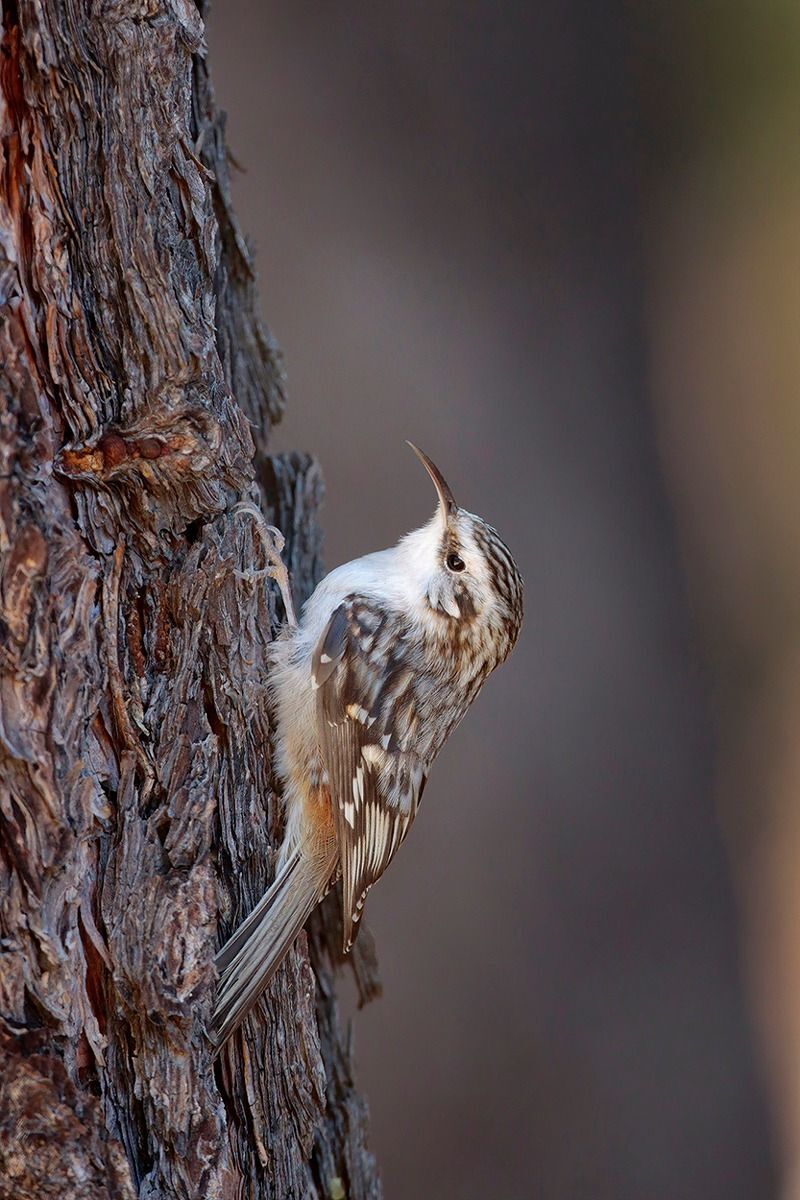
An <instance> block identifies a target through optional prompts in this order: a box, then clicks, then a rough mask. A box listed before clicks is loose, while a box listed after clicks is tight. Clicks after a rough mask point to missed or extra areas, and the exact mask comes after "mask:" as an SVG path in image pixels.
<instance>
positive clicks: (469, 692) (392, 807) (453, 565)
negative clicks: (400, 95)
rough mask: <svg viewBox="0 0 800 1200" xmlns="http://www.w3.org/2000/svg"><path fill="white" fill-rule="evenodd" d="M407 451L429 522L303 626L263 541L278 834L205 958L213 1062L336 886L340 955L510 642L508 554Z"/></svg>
mask: <svg viewBox="0 0 800 1200" xmlns="http://www.w3.org/2000/svg"><path fill="white" fill-rule="evenodd" d="M408 445H409V446H410V447H411V449H412V450H413V451H414V453H415V454H416V456H417V458H418V459H419V460H420V462H421V463H422V465H423V466H424V468H425V470H426V471H427V473H428V475H429V476H430V479H431V481H432V482H433V485H434V487H435V489H436V494H437V506H436V511H435V512H434V514H433V517H432V518H431V519H430V520H429V521H428V522H427V523H426V524H425V525H423V526H422V528H420V529H416V530H414V531H413V532H411V533H408V534H406V535H405V536H404V537H403V538H401V539H400V541H399V542H398V543H397V544H396V545H395V546H393V547H391V548H389V549H386V550H380V551H377V552H375V553H372V554H367V555H365V556H364V557H362V558H356V559H354V560H353V561H352V562H348V563H345V564H344V565H342V566H340V567H337V568H336V569H335V570H333V571H331V572H330V573H329V574H328V575H326V576H325V577H324V578H323V579H322V580H321V582H320V583H319V584H318V585H317V587H316V589H315V591H314V592H313V593H312V595H311V597H310V598H309V599H308V600H307V602H306V604H305V605H304V607H303V609H302V613H301V617H300V620H299V621H298V620H297V619H296V618H295V615H294V607H293V604H292V598H291V584H290V580H289V577H288V572H287V571H286V568H285V566H284V565H283V562H282V559H281V557H280V549H282V545H283V539H282V537H281V535H280V533H279V531H276V530H270V533H271V534H272V535H277V537H278V538H279V542H278V545H277V549H276V548H275V546H274V545H273V546H272V548H271V549H268V559H269V563H270V565H269V567H268V568H267V573H268V574H270V575H271V576H272V578H274V579H275V580H276V581H277V583H278V585H279V587H280V589H281V593H282V595H283V597H284V607H285V610H286V613H287V621H286V624H285V626H284V627H283V629H282V630H281V632H280V633H279V635H278V637H277V638H276V639H275V640H274V642H273V643H272V644H271V647H270V659H271V671H270V679H269V682H268V687H269V692H270V697H271V702H272V707H273V713H274V726H275V743H274V754H275V766H276V774H277V777H278V780H279V782H280V785H281V788H282V798H283V806H284V817H285V822H284V837H283V841H282V843H281V847H280V850H279V853H278V858H277V864H276V874H275V879H274V882H273V883H272V885H271V886H270V887H269V889H268V890H267V892H266V893H265V895H264V896H263V897H262V899H261V900H260V901H259V902H258V904H257V905H256V906H255V908H254V909H253V911H252V912H251V913H250V915H249V916H248V917H247V918H246V919H245V920H244V921H243V922H242V924H241V925H240V926H239V927H238V928H237V929H236V930H235V932H234V933H233V935H232V937H230V938H229V939H228V941H227V942H226V943H225V944H224V945H223V946H222V948H221V949H220V950H219V952H218V954H217V956H216V959H215V963H216V967H217V971H218V974H219V982H218V988H217V995H216V1003H215V1006H214V1010H213V1016H212V1023H211V1038H212V1041H213V1043H214V1044H215V1046H216V1049H217V1051H219V1049H221V1047H222V1046H223V1045H224V1044H225V1043H226V1042H227V1041H228V1039H229V1038H230V1037H231V1035H232V1034H233V1033H234V1032H235V1030H236V1029H237V1028H238V1027H239V1026H240V1025H241V1023H242V1021H243V1020H244V1018H245V1017H246V1016H247V1014H248V1013H249V1012H250V1010H251V1009H252V1007H253V1006H254V1004H255V1003H256V1002H257V1000H258V999H259V997H260V996H261V994H262V993H263V992H264V990H265V988H266V987H267V986H268V984H269V982H270V980H271V979H272V977H273V975H274V974H275V972H276V970H277V969H278V967H279V966H280V964H281V962H282V960H283V958H284V956H285V955H286V954H287V952H288V951H289V949H290V947H291V946H292V944H293V942H294V941H295V938H296V937H297V935H298V934H299V933H300V931H301V929H302V928H303V926H304V925H305V923H306V921H307V919H308V917H309V916H310V914H311V913H312V912H313V910H314V908H315V907H316V906H317V905H318V904H319V903H320V902H321V901H322V900H323V899H324V897H325V896H326V895H327V893H328V891H329V890H330V889H331V888H332V887H333V886H335V884H336V883H337V882H338V881H339V879H341V883H342V891H341V896H342V929H343V945H342V950H343V952H344V953H345V954H346V953H347V952H348V951H349V950H350V949H351V947H352V945H353V943H354V941H355V939H356V936H357V934H358V930H359V924H360V921H361V916H362V912H363V909H364V902H365V900H366V897H367V893H368V892H369V890H370V888H371V887H372V886H373V885H374V884H375V883H376V882H377V880H378V879H379V878H380V877H381V875H382V874H383V872H384V871H385V870H386V868H387V866H388V865H389V863H390V862H391V861H392V859H393V858H394V856H395V854H396V853H397V851H398V849H399V847H400V846H401V844H402V843H403V841H404V840H405V838H406V836H407V835H408V831H409V829H410V828H411V825H412V823H413V821H414V818H415V816H416V814H417V810H418V808H419V804H420V801H421V799H422V794H423V791H424V789H425V784H426V781H427V778H428V775H429V773H430V770H431V767H432V765H433V762H434V760H435V758H436V756H437V755H438V753H439V751H440V750H441V748H442V746H443V745H444V743H445V742H446V741H447V738H448V737H449V736H450V734H451V733H452V731H453V730H454V729H455V727H456V726H457V725H458V723H459V722H460V721H461V719H462V717H463V716H464V715H465V713H466V712H467V709H468V708H469V707H470V705H471V704H472V702H473V701H474V699H475V697H476V696H477V695H478V692H479V691H480V690H481V688H482V686H483V684H484V683H485V681H486V679H487V678H488V676H489V675H490V673H491V672H492V671H493V670H494V669H495V668H496V667H498V666H499V665H500V664H501V663H503V662H504V661H505V659H506V658H507V657H508V655H509V654H510V652H511V650H512V649H513V647H514V644H515V642H516V641H517V637H518V635H519V631H520V627H521V624H522V615H523V581H522V577H521V575H520V572H519V570H518V568H517V565H516V563H515V561H514V558H513V557H512V554H511V552H510V550H509V549H508V547H507V546H506V544H505V542H504V541H503V540H502V539H501V537H500V535H499V534H498V533H497V531H496V530H495V529H493V528H492V526H491V525H489V524H488V523H487V522H486V521H484V520H483V518H481V517H478V516H475V515H474V514H473V513H470V512H467V510H466V509H464V508H461V507H460V506H459V505H458V504H457V503H456V501H455V499H454V497H453V493H452V491H451V489H450V487H449V486H448V484H447V482H446V481H445V479H444V476H443V475H442V473H441V471H440V470H439V469H438V467H437V466H436V465H435V464H434V463H433V462H432V461H431V459H430V458H429V457H428V456H427V454H425V453H424V452H423V451H422V450H420V449H419V448H418V447H417V446H415V445H414V444H413V443H411V442H409V443H408ZM262 520H263V518H262Z"/></svg>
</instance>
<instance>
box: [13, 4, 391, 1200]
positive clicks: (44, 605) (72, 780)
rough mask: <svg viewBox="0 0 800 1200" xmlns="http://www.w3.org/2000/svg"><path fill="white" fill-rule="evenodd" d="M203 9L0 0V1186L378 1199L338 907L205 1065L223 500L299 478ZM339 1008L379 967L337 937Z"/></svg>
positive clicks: (238, 796)
mask: <svg viewBox="0 0 800 1200" xmlns="http://www.w3.org/2000/svg"><path fill="white" fill-rule="evenodd" d="M202 15H203V14H202V11H200V12H198V10H197V7H196V6H195V5H193V4H192V3H189V0H147V2H145V0H141V2H140V3H138V4H137V3H136V2H135V0H117V2H116V3H115V2H114V0H108V2H106V3H105V4H103V5H102V6H101V5H99V4H97V3H94V4H92V3H89V2H88V0H16V2H14V0H7V2H6V3H4V5H3V27H2V43H1V45H0V70H1V71H2V77H1V84H2V86H1V87H0V172H2V186H0V310H1V315H0V362H1V363H2V374H1V375H0V554H1V555H2V569H1V571H0V772H2V774H1V775H0V950H1V951H2V961H1V963H0V1054H2V1062H1V1063H0V1067H1V1074H0V1200H6V1197H9V1198H10V1197H15V1198H25V1200H38V1198H39V1197H58V1200H68V1198H71V1197H76V1198H77V1197H80V1198H81V1200H96V1198H100V1197H120V1198H122V1197H125V1198H127V1197H132V1196H136V1195H138V1196H140V1197H148V1198H150V1197H198V1198H199V1197H203V1198H204V1200H205V1198H206V1197H254V1198H255V1197H274V1198H276V1200H283V1198H288V1197H298V1198H299V1197H303V1198H305V1197H317V1196H319V1197H331V1198H333V1197H338V1196H341V1197H344V1196H347V1197H351V1198H354V1200H355V1198H358V1197H377V1196H379V1195H380V1185H379V1182H378V1178H377V1172H376V1168H375V1164H374V1162H373V1159H372V1158H371V1156H370V1154H369V1153H368V1151H367V1148H366V1137H365V1131H366V1109H365V1105H364V1103H363V1101H362V1100H361V1099H360V1097H359V1096H358V1094H357V1092H356V1090H355V1087H354V1084H353V1075H352V1063H351V1057H350V1053H349V1050H348V1047H347V1045H346V1043H345V1041H344V1039H343V1035H342V1033H341V1031H340V1029H339V1023H338V1019H337V1011H336V1000H335V997H334V992H333V986H332V971H333V969H334V967H335V966H336V965H338V964H337V956H336V954H335V952H333V951H331V950H330V949H329V947H332V946H335V945H336V933H337V930H336V924H337V918H336V909H335V904H333V905H331V906H330V907H329V908H328V909H327V910H326V911H325V912H323V913H322V914H321V915H318V916H317V917H315V919H314V920H313V921H312V924H311V932H310V936H309V937H308V938H305V937H301V938H300V939H299V940H298V943H297V945H296V947H295V948H294V950H293V951H292V952H291V953H290V955H289V957H288V959H287V964H286V967H285V968H284V969H282V970H281V971H280V972H279V975H278V976H277V977H276V980H275V981H274V984H273V986H272V988H271V989H270V991H269V994H268V996H267V998H266V999H265V1000H264V1001H263V1002H262V1004H261V1005H260V1006H259V1009H258V1010H257V1012H256V1014H255V1016H254V1017H253V1018H252V1019H251V1020H250V1021H248V1022H247V1024H246V1030H245V1033H244V1035H243V1036H238V1037H237V1038H235V1039H234V1041H233V1043H232V1044H231V1047H230V1049H229V1050H228V1051H226V1052H225V1053H224V1054H223V1055H222V1057H221V1059H220V1060H219V1062H218V1063H217V1064H216V1065H214V1064H213V1062H212V1059H211V1055H210V1047H209V1043H208V1041H207V1038H206V1034H205V1028H206V1025H207V1022H208V1018H209V1013H210V1009H211V1003H212V998H213V990H214V984H215V972H214V968H213V955H214V951H215V948H216V946H217V945H218V944H219V943H220V942H221V941H222V940H223V939H224V937H225V936H227V934H228V933H229V932H230V931H231V930H232V928H233V926H234V925H235V924H236V922H237V921H238V920H239V919H240V918H241V917H242V916H243V915H244V914H246V912H247V911H248V910H249V909H250V908H251V907H252V905H253V904H254V903H255V901H256V900H257V899H258V897H259V896H260V894H261V893H262V891H263V890H264V888H265V886H266V885H267V883H268V882H269V880H270V877H271V873H272V865H273V861H274V849H275V846H276V843H277V841H278V838H279V834H280V824H281V813H280V806H279V803H278V801H277V799H276V796H275V792H274V789H273V780H272V774H271V767H270V723H269V710H268V705H267V694H266V684H267V667H266V651H267V648H268V644H269V641H270V638H271V637H272V636H273V633H274V630H275V627H276V613H275V599H274V596H273V594H272V591H271V590H270V591H268V590H267V588H266V587H265V585H264V584H263V582H262V581H261V580H260V579H259V578H258V577H250V578H247V577H246V575H245V576H244V577H243V575H242V573H246V572H248V571H251V570H252V569H253V568H258V567H261V566H263V555H262V554H261V546H260V542H259V540H258V537H257V536H256V532H255V529H254V526H253V521H252V518H250V517H248V516H247V515H246V514H242V513H239V514H233V513H232V511H231V510H232V508H233V506H234V505H235V504H236V502H237V501H239V500H240V499H242V498H252V499H255V500H256V502H259V501H260V502H261V505H262V508H263V509H264V511H265V513H266V516H267V519H268V520H269V521H270V522H272V523H274V524H277V525H278V526H279V527H280V528H281V529H282V530H283V531H284V533H285V534H286V538H287V550H286V553H287V555H288V564H289V567H290V570H291V571H292V574H293V578H294V584H295V593H296V599H297V600H298V601H300V602H302V600H303V599H304V598H305V597H306V595H307V594H308V593H309V591H310V589H311V587H312V586H313V584H314V582H315V580H316V578H317V577H318V574H319V571H320V532H319V526H318V523H317V510H318V506H319V502H320V497H321V491H322V484H321V477H320V472H319V468H318V466H317V464H316V463H315V462H314V461H313V460H312V459H311V458H309V457H307V456H304V455H300V454H292V455H288V456H282V457H278V458H270V457H269V456H268V455H267V453H266V443H267V437H268V434H269V431H270V428H271V426H272V424H274V423H275V422H276V421H277V420H278V419H279V418H280V415H281V411H282V409H283V405H284V383H283V375H282V371H281V361H280V355H279V353H278V351H277V348H276V346H275V344H274V342H273V341H272V339H271V337H270V336H269V334H268V333H267V332H266V331H265V330H264V329H263V328H262V327H261V325H260V323H259V318H258V316H257V297H256V289H255V283H254V275H253V267H252V263H251V258H250V255H249V253H248V250H247V247H246V246H245V244H244V242H243V239H242V236H241V234H240V231H239V229H238V227H237V225H236V222H235V220H234V218H233V214H232V212H231V205H230V198H229V193H228V178H227V164H226V152H225V145H224V139H223V121H222V117H221V114H220V113H219V112H218V111H217V109H216V108H215V105H214V100H213V96H212V92H211V87H210V84H209V78H208V73H207V67H206V60H205V54H204V45H203V36H204V29H203V21H202ZM354 967H355V970H356V976H357V980H358V983H359V988H360V992H361V997H362V999H365V998H368V997H369V995H370V994H372V992H374V990H375V989H376V987H377V982H376V979H375V975H374V970H373V964H372V962H371V961H369V960H368V959H367V958H366V956H365V953H364V951H363V950H362V952H361V958H360V959H358V960H356V962H355V963H354Z"/></svg>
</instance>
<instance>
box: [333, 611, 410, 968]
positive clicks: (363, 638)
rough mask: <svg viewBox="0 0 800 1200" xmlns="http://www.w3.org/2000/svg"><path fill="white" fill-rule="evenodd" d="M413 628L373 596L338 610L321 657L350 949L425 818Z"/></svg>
mask: <svg viewBox="0 0 800 1200" xmlns="http://www.w3.org/2000/svg"><path fill="white" fill-rule="evenodd" d="M407 632H408V631H407V627H406V626H405V625H404V623H403V622H402V619H401V618H398V617H397V616H396V615H395V616H393V617H392V620H391V621H390V620H388V619H387V614H386V613H385V612H384V611H382V610H381V609H380V607H379V606H378V605H377V604H376V603H375V602H374V601H370V600H366V599H365V598H363V597H358V596H350V597H348V599H347V600H345V601H344V602H343V603H342V604H340V605H339V607H338V608H337V609H336V610H335V611H334V612H333V613H332V615H331V617H330V620H329V621H328V624H327V626H326V627H325V630H324V631H323V633H322V636H321V637H320V639H319V642H318V644H317V647H316V649H315V651H314V655H313V658H312V674H313V681H314V687H315V689H316V692H317V710H316V711H317V727H318V734H319V742H320V748H321V750H322V758H323V761H324V764H325V767H326V770H327V772H328V777H329V780H330V788H331V795H332V797H333V806H334V811H335V814H336V828H337V835H338V840H339V856H340V862H341V869H342V887H343V897H342V903H343V913H342V917H343V929H344V949H345V950H348V949H349V948H350V946H351V945H352V944H353V941H354V940H355V938H356V935H357V933H358V922H359V919H360V917H361V910H362V909H363V906H364V900H365V898H366V895H367V892H368V891H369V889H370V888H371V887H372V885H373V884H374V883H375V881H376V880H377V879H379V878H380V876H381V875H382V874H383V872H384V871H385V870H386V868H387V866H388V865H389V863H390V861H391V860H392V858H393V857H394V855H395V854H396V852H397V850H398V848H399V846H400V845H401V843H402V841H403V839H404V838H405V836H406V834H407V833H408V830H409V828H410V826H411V823H412V821H413V819H414V816H415V815H416V811H417V806H418V804H419V801H420V799H421V797H422V791H423V788H424V785H425V768H424V764H423V763H422V761H421V759H420V758H419V757H418V756H417V755H416V754H415V753H414V752H413V750H412V749H411V748H410V745H409V743H410V733H411V731H412V730H413V728H414V725H415V724H416V708H415V703H414V696H413V677H412V672H411V671H410V670H409V669H408V667H407V666H405V665H404V660H405V657H406V654H405V652H406V650H407V646H406V645H405V644H404V637H406V636H407Z"/></svg>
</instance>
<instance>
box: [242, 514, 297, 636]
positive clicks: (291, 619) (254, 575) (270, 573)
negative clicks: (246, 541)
mask: <svg viewBox="0 0 800 1200" xmlns="http://www.w3.org/2000/svg"><path fill="white" fill-rule="evenodd" d="M232 512H233V513H234V514H236V513H240V512H243V513H247V514H248V515H249V516H251V517H252V518H253V520H254V521H255V524H256V530H257V532H258V536H259V538H260V540H261V544H262V546H263V547H264V553H265V554H266V556H267V566H266V567H262V568H260V569H254V570H252V571H236V572H235V573H236V576H237V578H239V579H247V580H256V579H264V578H265V576H266V577H267V578H269V579H272V580H274V581H275V583H277V585H278V587H279V589H280V593H281V599H282V600H283V607H284V609H285V610H286V620H287V621H288V623H289V625H291V626H292V628H296V627H297V616H296V614H295V610H294V600H293V598H292V585H291V581H290V579H289V572H288V570H287V569H286V564H285V563H284V561H283V559H282V558H281V551H282V550H283V548H284V546H285V545H286V538H285V537H284V536H283V534H282V533H281V531H280V529H276V527H275V526H274V525H268V524H267V522H266V521H265V520H264V514H263V513H262V511H261V509H260V508H258V507H257V506H256V505H255V504H252V503H251V502H249V501H247V500H243V501H241V503H239V504H237V505H235V507H234V508H233V509H232Z"/></svg>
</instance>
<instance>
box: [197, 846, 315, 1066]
mask: <svg viewBox="0 0 800 1200" xmlns="http://www.w3.org/2000/svg"><path fill="white" fill-rule="evenodd" d="M332 870H333V863H332V862H331V863H327V862H323V863H320V862H312V861H309V859H308V858H307V857H305V856H303V855H302V853H301V851H300V849H297V850H295V851H294V853H293V854H292V855H291V856H290V857H289V858H288V859H287V861H286V863H285V864H284V866H283V867H282V868H281V870H280V872H279V873H278V875H277V876H276V878H275V882H274V883H273V884H272V886H271V887H270V888H269V890H268V891H267V892H266V893H265V895H264V896H263V897H262V898H261V900H259V902H258V904H257V905H256V907H255V908H254V909H253V911H252V912H251V913H250V916H249V917H247V919H246V920H245V921H243V922H242V924H241V925H240V926H239V928H238V929H237V930H236V932H235V933H234V934H233V936H232V937H230V938H229V939H228V941H227V942H226V943H225V945H224V946H223V947H222V949H221V950H220V951H219V952H218V954H217V957H216V960H215V962H216V967H217V970H218V971H219V986H218V990H217V1001H216V1004H215V1006H214V1015H213V1026H212V1036H213V1039H214V1042H215V1043H216V1047H217V1051H219V1050H221V1049H222V1047H223V1046H224V1045H225V1043H226V1042H227V1040H228V1038H229V1037H230V1036H231V1035H232V1034H233V1033H234V1032H235V1031H236V1030H237V1029H238V1028H239V1026H240V1025H241V1023H242V1021H243V1020H244V1018H245V1017H246V1016H247V1014H248V1013H249V1011H250V1009H251V1008H252V1007H253V1005H254V1004H255V1003H256V1001H257V1000H258V998H259V997H260V996H261V994H262V992H263V991H264V989H265V988H266V987H267V984H268V983H269V981H270V980H271V979H272V976H273V975H274V974H275V972H276V971H277V969H278V967H279V966H280V964H281V962H282V961H283V958H284V955H285V954H286V953H287V951H288V950H289V948H290V946H291V945H292V942H293V941H294V939H295V938H296V937H297V935H298V933H299V932H300V930H301V929H302V928H303V926H304V925H305V923H306V921H307V920H308V917H309V916H310V914H311V912H312V911H313V909H314V908H315V907H316V905H317V904H318V903H319V901H320V900H321V899H322V897H323V896H324V895H325V892H326V891H327V890H328V885H329V881H330V876H331V872H332Z"/></svg>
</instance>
